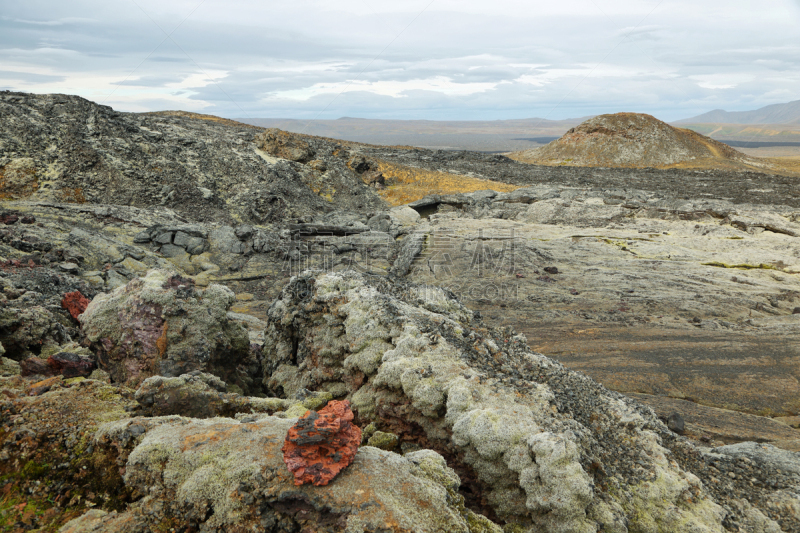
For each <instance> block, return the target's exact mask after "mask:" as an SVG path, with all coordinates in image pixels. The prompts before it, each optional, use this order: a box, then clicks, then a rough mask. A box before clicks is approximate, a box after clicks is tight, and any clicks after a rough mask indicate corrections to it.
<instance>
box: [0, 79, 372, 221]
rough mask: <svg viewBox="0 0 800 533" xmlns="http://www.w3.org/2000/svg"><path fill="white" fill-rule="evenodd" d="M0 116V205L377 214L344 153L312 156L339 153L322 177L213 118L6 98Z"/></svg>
mask: <svg viewBox="0 0 800 533" xmlns="http://www.w3.org/2000/svg"><path fill="white" fill-rule="evenodd" d="M0 114H2V116H3V117H5V120H3V123H2V125H0V142H1V143H2V146H3V150H2V153H0V196H1V197H2V199H29V200H50V201H55V202H64V203H78V204H82V203H93V204H116V205H132V206H139V207H143V206H151V205H155V206H166V207H169V208H172V209H175V210H176V211H178V212H180V213H182V214H184V215H185V216H187V217H188V218H189V220H192V221H198V220H207V221H208V220H216V221H218V222H228V223H230V222H233V221H234V220H238V221H240V222H249V223H271V222H279V221H285V220H288V219H291V218H298V217H301V216H305V215H309V214H314V213H319V212H329V211H333V210H335V209H337V208H350V209H375V208H377V207H380V206H382V205H385V204H384V203H383V201H381V200H380V199H379V198H378V197H377V196H376V195H375V194H374V193H373V192H372V190H371V189H370V188H369V187H368V186H367V185H366V184H364V183H363V181H362V180H361V179H360V177H359V176H358V175H357V174H356V173H355V172H353V171H352V170H350V169H349V168H348V167H347V166H346V163H347V160H348V159H345V158H344V157H345V156H346V152H347V149H346V147H345V146H343V145H338V146H336V145H331V143H325V146H324V147H323V148H322V149H319V148H313V147H312V148H311V151H310V152H309V153H312V152H315V151H316V152H319V154H318V157H322V156H323V155H326V156H327V155H328V154H331V153H332V152H334V151H336V150H337V149H338V150H340V152H341V156H342V159H341V162H340V163H339V164H332V163H331V164H328V165H327V166H326V167H325V168H324V170H322V171H321V170H318V168H323V167H322V166H320V165H315V166H306V165H304V164H303V163H304V162H306V160H307V158H306V157H303V156H298V155H296V154H294V152H292V153H288V152H286V153H284V152H281V151H280V150H278V151H276V152H275V153H277V154H279V155H278V157H280V158H283V159H276V158H274V157H271V156H270V155H268V154H267V153H266V152H264V151H263V150H262V149H261V148H268V149H269V148H270V146H271V145H269V146H266V145H265V144H264V135H265V134H262V133H261V132H262V131H263V130H262V129H261V128H254V127H252V126H247V125H245V124H241V123H236V122H233V121H221V120H218V119H217V120H213V119H214V118H215V117H207V116H202V115H193V114H190V113H183V114H179V113H163V114H158V113H152V114H134V113H119V112H116V111H114V110H112V109H111V108H109V107H107V106H102V105H98V104H95V103H93V102H89V101H87V100H84V99H83V98H80V97H77V96H67V95H32V94H25V93H12V92H2V93H0ZM276 135H277V137H276V138H281V135H280V134H279V133H278V134H276ZM299 142H302V141H296V142H295V141H293V143H294V144H292V146H294V145H295V144H297V143H299ZM315 142H316V141H306V142H305V143H304V144H306V145H313V144H315ZM268 144H269V143H268ZM260 147H261V148H260ZM273 151H275V150H273ZM304 153H305V152H304ZM284 156H286V157H285V158H284ZM334 159H335V158H334ZM297 161H302V162H297ZM315 167H317V168H315Z"/></svg>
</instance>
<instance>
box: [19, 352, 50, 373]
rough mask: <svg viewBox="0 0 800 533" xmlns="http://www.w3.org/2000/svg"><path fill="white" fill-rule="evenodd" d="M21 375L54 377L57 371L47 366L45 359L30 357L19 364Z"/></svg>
mask: <svg viewBox="0 0 800 533" xmlns="http://www.w3.org/2000/svg"><path fill="white" fill-rule="evenodd" d="M19 367H20V375H22V376H23V377H24V376H52V375H53V374H55V370H54V369H53V368H51V367H50V365H48V364H47V361H46V360H45V359H40V358H38V357H29V358H28V359H25V360H23V361H20V363H19Z"/></svg>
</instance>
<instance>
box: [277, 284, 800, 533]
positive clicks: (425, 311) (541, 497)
mask: <svg viewBox="0 0 800 533" xmlns="http://www.w3.org/2000/svg"><path fill="white" fill-rule="evenodd" d="M268 324H269V325H268V327H267V331H266V332H265V346H264V348H265V350H264V353H265V354H271V357H272V358H273V360H272V361H271V362H270V363H269V364H265V365H264V368H265V384H267V385H268V386H270V387H273V388H274V387H275V382H276V381H280V380H281V379H282V378H281V376H283V379H286V378H288V379H290V380H291V381H292V384H291V385H290V384H289V383H288V382H287V388H289V387H297V386H304V387H306V388H309V389H317V390H330V391H337V394H340V395H342V394H343V395H345V397H346V398H347V399H349V400H351V402H352V405H353V410H354V412H355V413H356V416H357V417H358V419H359V420H360V421H362V422H372V423H375V424H376V426H378V427H380V428H381V430H382V431H385V432H391V433H393V434H395V435H397V436H398V437H399V439H400V441H401V443H409V444H415V445H418V446H421V447H423V448H427V449H433V450H436V451H438V452H439V453H441V454H442V455H443V456H444V457H445V458H446V459H447V460H448V464H449V465H450V466H451V467H453V468H454V469H455V470H456V472H457V473H458V474H459V476H460V477H461V481H462V486H464V485H466V487H467V488H468V489H467V491H466V494H469V495H470V497H467V505H468V506H472V508H473V509H480V510H481V511H482V512H483V514H486V515H487V516H489V517H496V520H498V521H500V522H501V523H505V524H506V525H507V527H511V525H514V526H515V527H519V528H521V530H523V531H535V530H544V531H595V530H597V528H598V527H600V524H601V523H603V524H606V526H605V527H606V528H608V527H610V526H608V524H618V525H621V524H627V528H628V530H637V529H644V528H645V527H646V526H645V524H648V523H649V524H652V523H660V524H662V527H663V529H664V530H665V531H672V530H678V529H680V528H681V527H682V526H680V525H679V524H685V523H693V524H695V525H696V527H697V528H698V530H702V529H705V530H707V531H722V530H723V525H722V524H723V521H737V520H744V515H737V514H736V511H735V510H734V511H727V510H726V508H725V507H724V506H725V505H728V507H730V508H731V509H733V507H731V506H730V505H729V504H730V502H731V501H732V500H735V499H737V498H742V497H743V495H744V494H747V496H746V497H747V498H748V499H749V501H750V502H751V504H752V505H753V508H755V509H756V511H757V512H758V513H760V514H761V515H762V516H764V517H765V520H767V522H768V523H774V522H769V521H770V520H772V521H775V520H781V521H782V523H784V524H789V523H790V522H786V521H787V520H789V521H792V520H794V518H792V517H791V514H786V513H784V512H783V511H778V510H777V508H772V507H770V506H769V505H768V503H767V502H768V501H769V498H770V497H771V494H772V493H773V492H774V491H775V490H791V489H789V487H793V486H794V484H795V483H796V481H795V480H794V478H792V477H791V475H787V476H784V477H783V478H781V479H782V481H781V482H780V483H779V486H780V487H778V486H776V487H774V488H773V487H772V485H771V484H767V483H771V481H770V482H767V480H768V479H769V477H768V476H770V475H772V474H771V473H769V472H771V470H769V469H767V470H764V471H761V472H760V473H758V474H757V476H760V477H757V476H755V475H754V476H752V478H753V479H756V480H763V481H759V483H761V485H755V482H754V484H750V480H749V478H748V479H743V480H741V481H736V480H737V479H738V478H730V477H728V478H727V481H726V483H724V484H719V483H716V484H715V483H713V482H712V481H711V480H710V476H712V475H713V471H711V470H709V469H708V466H707V464H706V463H705V462H704V459H703V458H702V454H701V453H700V452H699V451H697V449H696V448H694V447H693V446H692V445H691V444H690V443H688V441H686V440H685V439H682V438H681V437H679V436H677V435H675V434H674V433H672V432H671V431H669V430H668V429H667V427H666V426H665V425H664V424H663V423H662V422H661V421H660V420H659V419H658V418H657V417H656V416H655V414H654V413H653V412H652V411H651V410H650V409H648V408H646V407H643V406H641V405H640V404H638V403H636V402H635V401H633V400H630V399H628V398H625V397H624V396H622V395H620V394H618V393H614V392H611V391H608V390H607V389H605V388H603V387H602V386H600V385H599V384H597V383H596V382H594V381H592V380H591V379H589V378H587V377H586V376H584V375H582V374H578V373H575V372H572V371H569V370H567V369H565V368H564V367H562V366H561V365H559V364H558V363H555V362H554V361H552V360H550V359H548V358H546V357H543V356H541V355H540V354H537V353H535V352H532V351H531V350H530V349H529V348H528V347H527V345H526V342H525V339H524V337H522V336H520V335H516V334H515V333H514V332H513V331H512V330H511V329H509V328H499V329H490V328H487V327H486V326H485V325H484V324H483V323H482V322H481V321H480V320H479V319H478V318H476V316H475V315H474V314H473V312H472V311H471V310H469V309H467V308H466V307H464V306H463V305H462V304H460V303H459V302H458V301H457V300H456V299H455V298H454V297H453V296H452V294H451V293H448V292H447V291H445V290H442V289H437V288H434V287H430V286H427V287H416V286H412V285H405V284H402V283H390V282H388V281H386V280H385V279H382V278H378V277H372V276H366V275H358V274H353V273H330V274H320V273H317V274H313V273H306V274H303V275H300V276H297V277H295V278H293V280H292V282H291V283H290V284H289V285H288V286H287V287H286V288H285V289H284V291H283V292H282V294H281V297H280V298H279V299H278V300H277V301H276V302H275V303H274V304H273V306H272V307H271V308H270V311H269V321H268ZM290 368H294V372H290V371H289V369H290ZM272 369H276V370H272ZM273 371H274V372H275V374H272V372H273ZM342 385H344V387H342ZM723 463H724V464H720V463H715V469H716V470H717V471H720V468H722V469H723V470H725V471H729V470H728V468H729V467H728V466H726V465H727V464H728V463H725V462H724V461H723ZM698 476H702V477H698ZM690 493H691V494H692V497H691V503H688V500H687V499H685V497H686V495H688V494H690ZM622 494H624V496H622ZM682 495H684V496H682ZM679 501H680V503H678V502H679ZM748 512H749V511H748ZM791 523H792V524H794V522H791ZM614 527H617V526H614ZM617 529H618V530H620V531H622V530H623V529H621V526H620V527H617Z"/></svg>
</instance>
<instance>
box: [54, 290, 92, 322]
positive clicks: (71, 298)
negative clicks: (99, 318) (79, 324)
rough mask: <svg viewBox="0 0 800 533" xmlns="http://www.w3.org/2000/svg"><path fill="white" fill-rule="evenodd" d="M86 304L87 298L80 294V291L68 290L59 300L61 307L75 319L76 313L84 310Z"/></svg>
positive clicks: (76, 318) (87, 302) (78, 313)
mask: <svg viewBox="0 0 800 533" xmlns="http://www.w3.org/2000/svg"><path fill="white" fill-rule="evenodd" d="M88 305H89V299H88V298H86V296H84V295H83V294H81V291H75V292H68V293H67V294H65V295H64V299H63V300H61V307H63V308H64V309H66V310H67V311H69V314H71V315H72V318H74V319H75V320H78V315H80V314H81V313H83V312H84V311H86V307H87V306H88Z"/></svg>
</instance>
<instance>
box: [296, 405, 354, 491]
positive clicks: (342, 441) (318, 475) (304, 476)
mask: <svg viewBox="0 0 800 533" xmlns="http://www.w3.org/2000/svg"><path fill="white" fill-rule="evenodd" d="M352 420H353V411H351V410H350V402H349V401H347V400H343V401H336V400H333V401H330V402H328V405H327V406H326V407H324V408H323V409H320V410H319V411H308V412H307V413H306V414H305V415H304V416H303V417H302V418H301V419H300V420H298V421H297V424H295V425H294V426H292V427H291V428H290V429H289V432H288V433H287V434H286V441H285V442H284V444H283V448H282V450H283V462H284V463H286V466H287V467H288V468H289V471H290V472H292V473H293V474H294V484H295V485H302V484H304V483H313V484H314V485H316V486H320V485H327V484H328V482H330V480H332V479H333V478H335V477H336V475H337V474H338V473H339V472H341V471H342V470H343V469H344V468H345V467H347V465H349V464H350V463H352V462H353V458H355V456H356V452H357V451H358V445H359V444H361V428H359V427H358V426H356V425H353V422H352Z"/></svg>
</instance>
